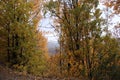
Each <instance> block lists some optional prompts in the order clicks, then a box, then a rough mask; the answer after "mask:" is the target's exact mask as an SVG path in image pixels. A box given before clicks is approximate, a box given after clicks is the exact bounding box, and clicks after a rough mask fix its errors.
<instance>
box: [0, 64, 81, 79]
mask: <svg viewBox="0 0 120 80" xmlns="http://www.w3.org/2000/svg"><path fill="white" fill-rule="evenodd" d="M0 80H79V79H75V78H74V79H65V78H64V79H59V78H43V77H36V76H32V75H24V74H23V73H20V72H16V71H13V70H12V69H9V68H7V67H5V66H4V65H1V63H0Z"/></svg>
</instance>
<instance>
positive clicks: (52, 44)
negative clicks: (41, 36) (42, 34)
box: [47, 41, 59, 54]
mask: <svg viewBox="0 0 120 80" xmlns="http://www.w3.org/2000/svg"><path fill="white" fill-rule="evenodd" d="M47 47H48V52H49V54H55V53H57V51H56V49H57V48H59V44H58V42H57V41H49V42H48V45H47Z"/></svg>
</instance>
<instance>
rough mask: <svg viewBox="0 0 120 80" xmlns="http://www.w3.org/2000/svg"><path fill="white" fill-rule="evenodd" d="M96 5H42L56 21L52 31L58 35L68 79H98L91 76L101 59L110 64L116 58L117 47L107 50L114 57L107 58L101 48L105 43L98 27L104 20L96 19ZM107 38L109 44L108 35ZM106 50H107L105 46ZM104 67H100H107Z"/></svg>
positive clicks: (74, 1) (91, 0) (72, 1)
mask: <svg viewBox="0 0 120 80" xmlns="http://www.w3.org/2000/svg"><path fill="white" fill-rule="evenodd" d="M98 4H99V2H98V1H97V0H69V1H68V0H64V1H60V0H57V1H53V0H50V2H49V3H48V5H46V6H47V10H49V11H50V12H51V14H52V16H54V18H55V21H56V24H55V28H56V29H57V31H59V34H60V38H59V40H60V45H62V46H61V47H62V48H61V51H62V54H65V56H66V57H65V58H66V61H67V63H65V64H66V66H67V70H68V76H77V77H81V76H82V77H86V78H87V79H89V80H95V79H96V78H97V79H100V78H98V76H97V77H96V75H95V74H96V73H97V72H98V73H99V71H98V70H97V67H100V65H99V62H102V61H101V58H102V59H103V60H104V59H105V60H106V61H107V62H108V64H110V63H111V62H112V61H113V59H116V58H117V57H116V55H119V50H118V48H119V46H118V44H116V45H113V46H116V49H117V50H116V49H115V52H112V51H110V52H111V53H113V54H115V56H113V55H112V56H110V55H111V54H110V53H109V52H107V49H104V47H101V46H102V45H103V46H105V45H106V44H107V42H105V41H104V40H105V38H103V37H102V35H101V34H102V32H103V31H102V29H101V26H102V25H103V23H104V20H103V19H102V18H101V17H100V16H101V11H100V9H98V8H97V6H98ZM108 38H109V40H110V41H112V39H111V38H110V36H109V37H108ZM114 42H115V41H113V43H114ZM116 43H117V42H116ZM108 46H110V45H106V47H108ZM111 46H112V45H111ZM113 46H112V47H113ZM108 49H111V48H110V47H108ZM99 50H100V51H101V50H103V51H102V52H100V51H99ZM103 54H105V55H108V57H109V59H111V61H110V62H109V59H107V58H106V57H101V58H99V57H100V56H102V55H103ZM117 59H118V58H117ZM117 61H118V60H117ZM108 64H103V65H104V66H107V65H108ZM104 69H105V68H104ZM106 71H107V70H106ZM75 72H76V73H75ZM75 74H77V75H75ZM100 77H102V76H100ZM104 77H105V75H104ZM109 78H110V75H109ZM105 79H107V77H105Z"/></svg>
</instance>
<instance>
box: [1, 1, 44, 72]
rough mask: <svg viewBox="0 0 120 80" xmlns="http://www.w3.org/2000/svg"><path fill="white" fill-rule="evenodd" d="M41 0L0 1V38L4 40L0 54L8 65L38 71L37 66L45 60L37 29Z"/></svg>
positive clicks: (22, 69) (40, 35) (41, 40)
mask: <svg viewBox="0 0 120 80" xmlns="http://www.w3.org/2000/svg"><path fill="white" fill-rule="evenodd" d="M41 3H42V2H41V1H40V0H29V1H27V0H17V1H16V0H12V1H11V0H7V1H6V0H1V1H0V20H1V22H0V33H2V34H1V36H2V37H1V38H0V40H3V41H4V42H5V44H3V45H4V46H5V47H2V45H0V49H2V50H5V51H2V52H1V54H2V55H3V53H5V54H4V55H5V59H7V62H8V64H9V66H10V67H14V68H17V70H19V71H27V72H30V73H34V72H39V71H37V70H38V69H40V68H38V66H39V67H41V65H44V64H42V63H45V62H44V59H45V56H44V53H46V49H45V47H46V40H45V38H44V37H43V35H42V33H41V32H39V31H38V22H39V20H40V17H41V15H40V9H41ZM0 43H2V41H0ZM2 55H1V56H2ZM32 65H33V66H32ZM30 68H32V69H33V70H34V71H30V70H29V69H30Z"/></svg>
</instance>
